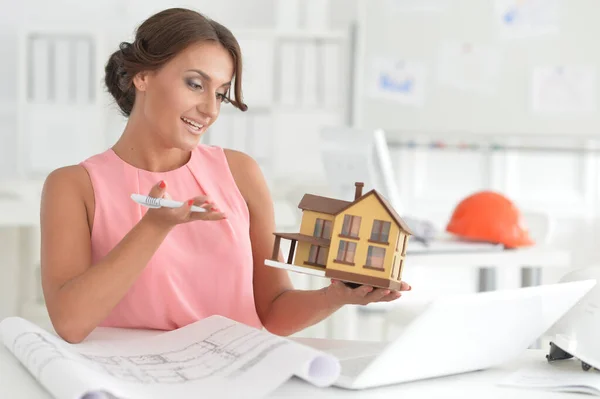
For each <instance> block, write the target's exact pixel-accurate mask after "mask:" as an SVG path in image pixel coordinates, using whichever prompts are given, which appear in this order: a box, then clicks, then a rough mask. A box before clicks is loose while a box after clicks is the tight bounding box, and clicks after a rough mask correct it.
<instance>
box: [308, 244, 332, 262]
mask: <svg viewBox="0 0 600 399" xmlns="http://www.w3.org/2000/svg"><path fill="white" fill-rule="evenodd" d="M308 263H312V264H313V265H319V266H325V264H326V263H327V249H326V248H323V247H321V246H319V245H311V246H310V251H309V253H308Z"/></svg>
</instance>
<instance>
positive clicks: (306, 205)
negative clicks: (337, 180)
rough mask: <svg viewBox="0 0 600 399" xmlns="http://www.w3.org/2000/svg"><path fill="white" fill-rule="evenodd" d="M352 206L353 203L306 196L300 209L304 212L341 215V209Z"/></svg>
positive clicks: (299, 206) (311, 195) (318, 196)
mask: <svg viewBox="0 0 600 399" xmlns="http://www.w3.org/2000/svg"><path fill="white" fill-rule="evenodd" d="M351 204H352V202H350V201H343V200H338V199H334V198H328V197H321V196H320V195H313V194H304V196H303V197H302V200H301V201H300V203H299V204H298V208H300V209H302V210H303V211H314V212H320V213H325V214H328V215H335V214H337V213H339V212H340V210H341V209H344V208H346V207H347V206H348V205H351Z"/></svg>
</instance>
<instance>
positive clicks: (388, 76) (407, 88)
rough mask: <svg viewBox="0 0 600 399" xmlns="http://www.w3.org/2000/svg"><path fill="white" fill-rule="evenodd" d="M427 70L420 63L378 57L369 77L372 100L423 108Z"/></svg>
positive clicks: (372, 64)
mask: <svg viewBox="0 0 600 399" xmlns="http://www.w3.org/2000/svg"><path fill="white" fill-rule="evenodd" d="M426 75H427V70H426V67H425V65H424V64H423V63H422V62H419V61H409V60H400V59H392V58H385V57H376V58H374V59H373V60H372V61H371V70H370V74H369V75H368V76H367V84H368V93H369V95H370V97H371V98H376V99H384V100H391V101H395V102H397V103H399V104H403V105H412V106H418V107H422V106H423V105H424V102H425V79H426Z"/></svg>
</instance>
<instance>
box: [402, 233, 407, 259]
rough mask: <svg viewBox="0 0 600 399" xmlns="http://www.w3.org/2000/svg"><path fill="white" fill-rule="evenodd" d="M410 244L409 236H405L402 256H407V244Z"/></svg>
mask: <svg viewBox="0 0 600 399" xmlns="http://www.w3.org/2000/svg"><path fill="white" fill-rule="evenodd" d="M407 242H408V235H406V234H405V235H404V245H403V247H402V256H404V255H406V244H407Z"/></svg>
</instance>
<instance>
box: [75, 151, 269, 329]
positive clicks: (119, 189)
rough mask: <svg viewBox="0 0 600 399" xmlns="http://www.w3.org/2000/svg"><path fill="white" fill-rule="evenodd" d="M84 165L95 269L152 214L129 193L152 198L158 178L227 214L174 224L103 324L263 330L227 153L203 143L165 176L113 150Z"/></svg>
mask: <svg viewBox="0 0 600 399" xmlns="http://www.w3.org/2000/svg"><path fill="white" fill-rule="evenodd" d="M81 165H82V166H83V167H84V168H85V169H86V170H87V171H88V174H89V176H90V179H91V182H92V185H93V188H94V197H95V212H94V224H93V227H92V236H91V240H92V260H93V262H94V263H95V262H98V261H99V260H100V259H102V258H103V257H104V256H105V255H106V254H107V253H108V252H109V251H110V250H112V249H113V248H114V247H115V245H117V244H118V243H119V241H120V240H121V239H122V238H123V237H124V236H125V235H126V234H127V233H128V232H129V230H130V229H131V228H132V227H133V226H134V225H135V224H136V223H138V222H139V221H140V219H141V217H142V216H143V215H144V213H145V212H146V211H147V210H148V209H147V208H145V207H142V206H140V205H138V204H137V203H135V202H134V201H133V200H132V199H131V197H130V196H131V194H132V193H141V194H147V193H148V192H149V191H150V189H151V188H152V186H153V185H155V184H156V183H158V182H159V181H160V180H164V181H165V182H166V183H167V189H166V190H167V192H168V193H169V195H170V196H171V197H172V198H173V199H175V200H179V201H185V200H187V199H189V198H192V197H195V196H198V195H208V196H209V197H210V198H211V199H212V200H214V202H215V204H216V205H217V207H218V208H219V210H220V211H223V212H225V213H226V215H227V218H226V219H223V220H218V221H195V222H189V223H185V224H180V225H177V226H175V227H174V228H173V229H172V230H171V231H170V233H169V234H168V235H167V237H166V239H165V240H164V241H163V242H162V244H161V246H160V247H159V249H158V250H157V251H156V252H155V254H154V256H153V257H152V258H151V260H150V262H149V263H148V264H147V266H146V268H145V269H144V270H143V271H142V273H141V275H140V276H139V277H138V279H137V280H136V282H135V283H134V285H133V286H132V287H131V288H130V289H129V291H128V292H127V294H126V295H125V297H124V298H123V299H122V300H121V301H120V302H119V303H118V305H117V306H116V307H115V308H114V309H113V310H112V312H111V313H110V315H109V316H108V317H107V318H106V319H105V320H104V321H103V322H102V323H101V326H105V327H125V328H146V329H159V330H172V329H176V328H180V327H183V326H185V325H187V324H190V323H193V322H195V321H197V320H200V319H202V318H205V317H208V316H211V315H215V314H218V315H221V316H225V317H227V318H230V319H233V320H236V321H239V322H241V323H244V324H247V325H250V326H254V327H257V328H262V324H261V322H260V319H259V318H258V315H257V313H256V308H255V304H254V293H253V288H252V287H253V285H252V276H253V260H252V249H251V243H250V236H249V229H250V224H249V223H250V218H249V212H248V208H247V205H246V202H245V200H244V198H243V197H242V195H241V193H240V192H239V190H238V188H237V185H236V183H235V181H234V179H233V176H232V174H231V171H230V169H229V165H228V163H227V159H226V157H225V154H224V152H223V149H221V148H219V147H214V146H208V145H203V144H201V145H199V146H198V148H196V149H195V150H193V151H192V156H191V158H190V160H189V162H188V163H187V164H186V165H184V166H182V167H180V168H178V169H175V170H172V171H168V172H164V173H158V172H149V171H146V170H142V169H138V168H135V167H133V166H132V165H130V164H128V163H126V162H124V161H123V160H122V159H121V158H119V157H118V156H117V154H116V153H115V152H114V151H113V150H112V149H109V150H107V151H105V152H103V153H100V154H97V155H94V156H92V157H90V158H88V159H86V160H85V161H83V162H82V163H81Z"/></svg>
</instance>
